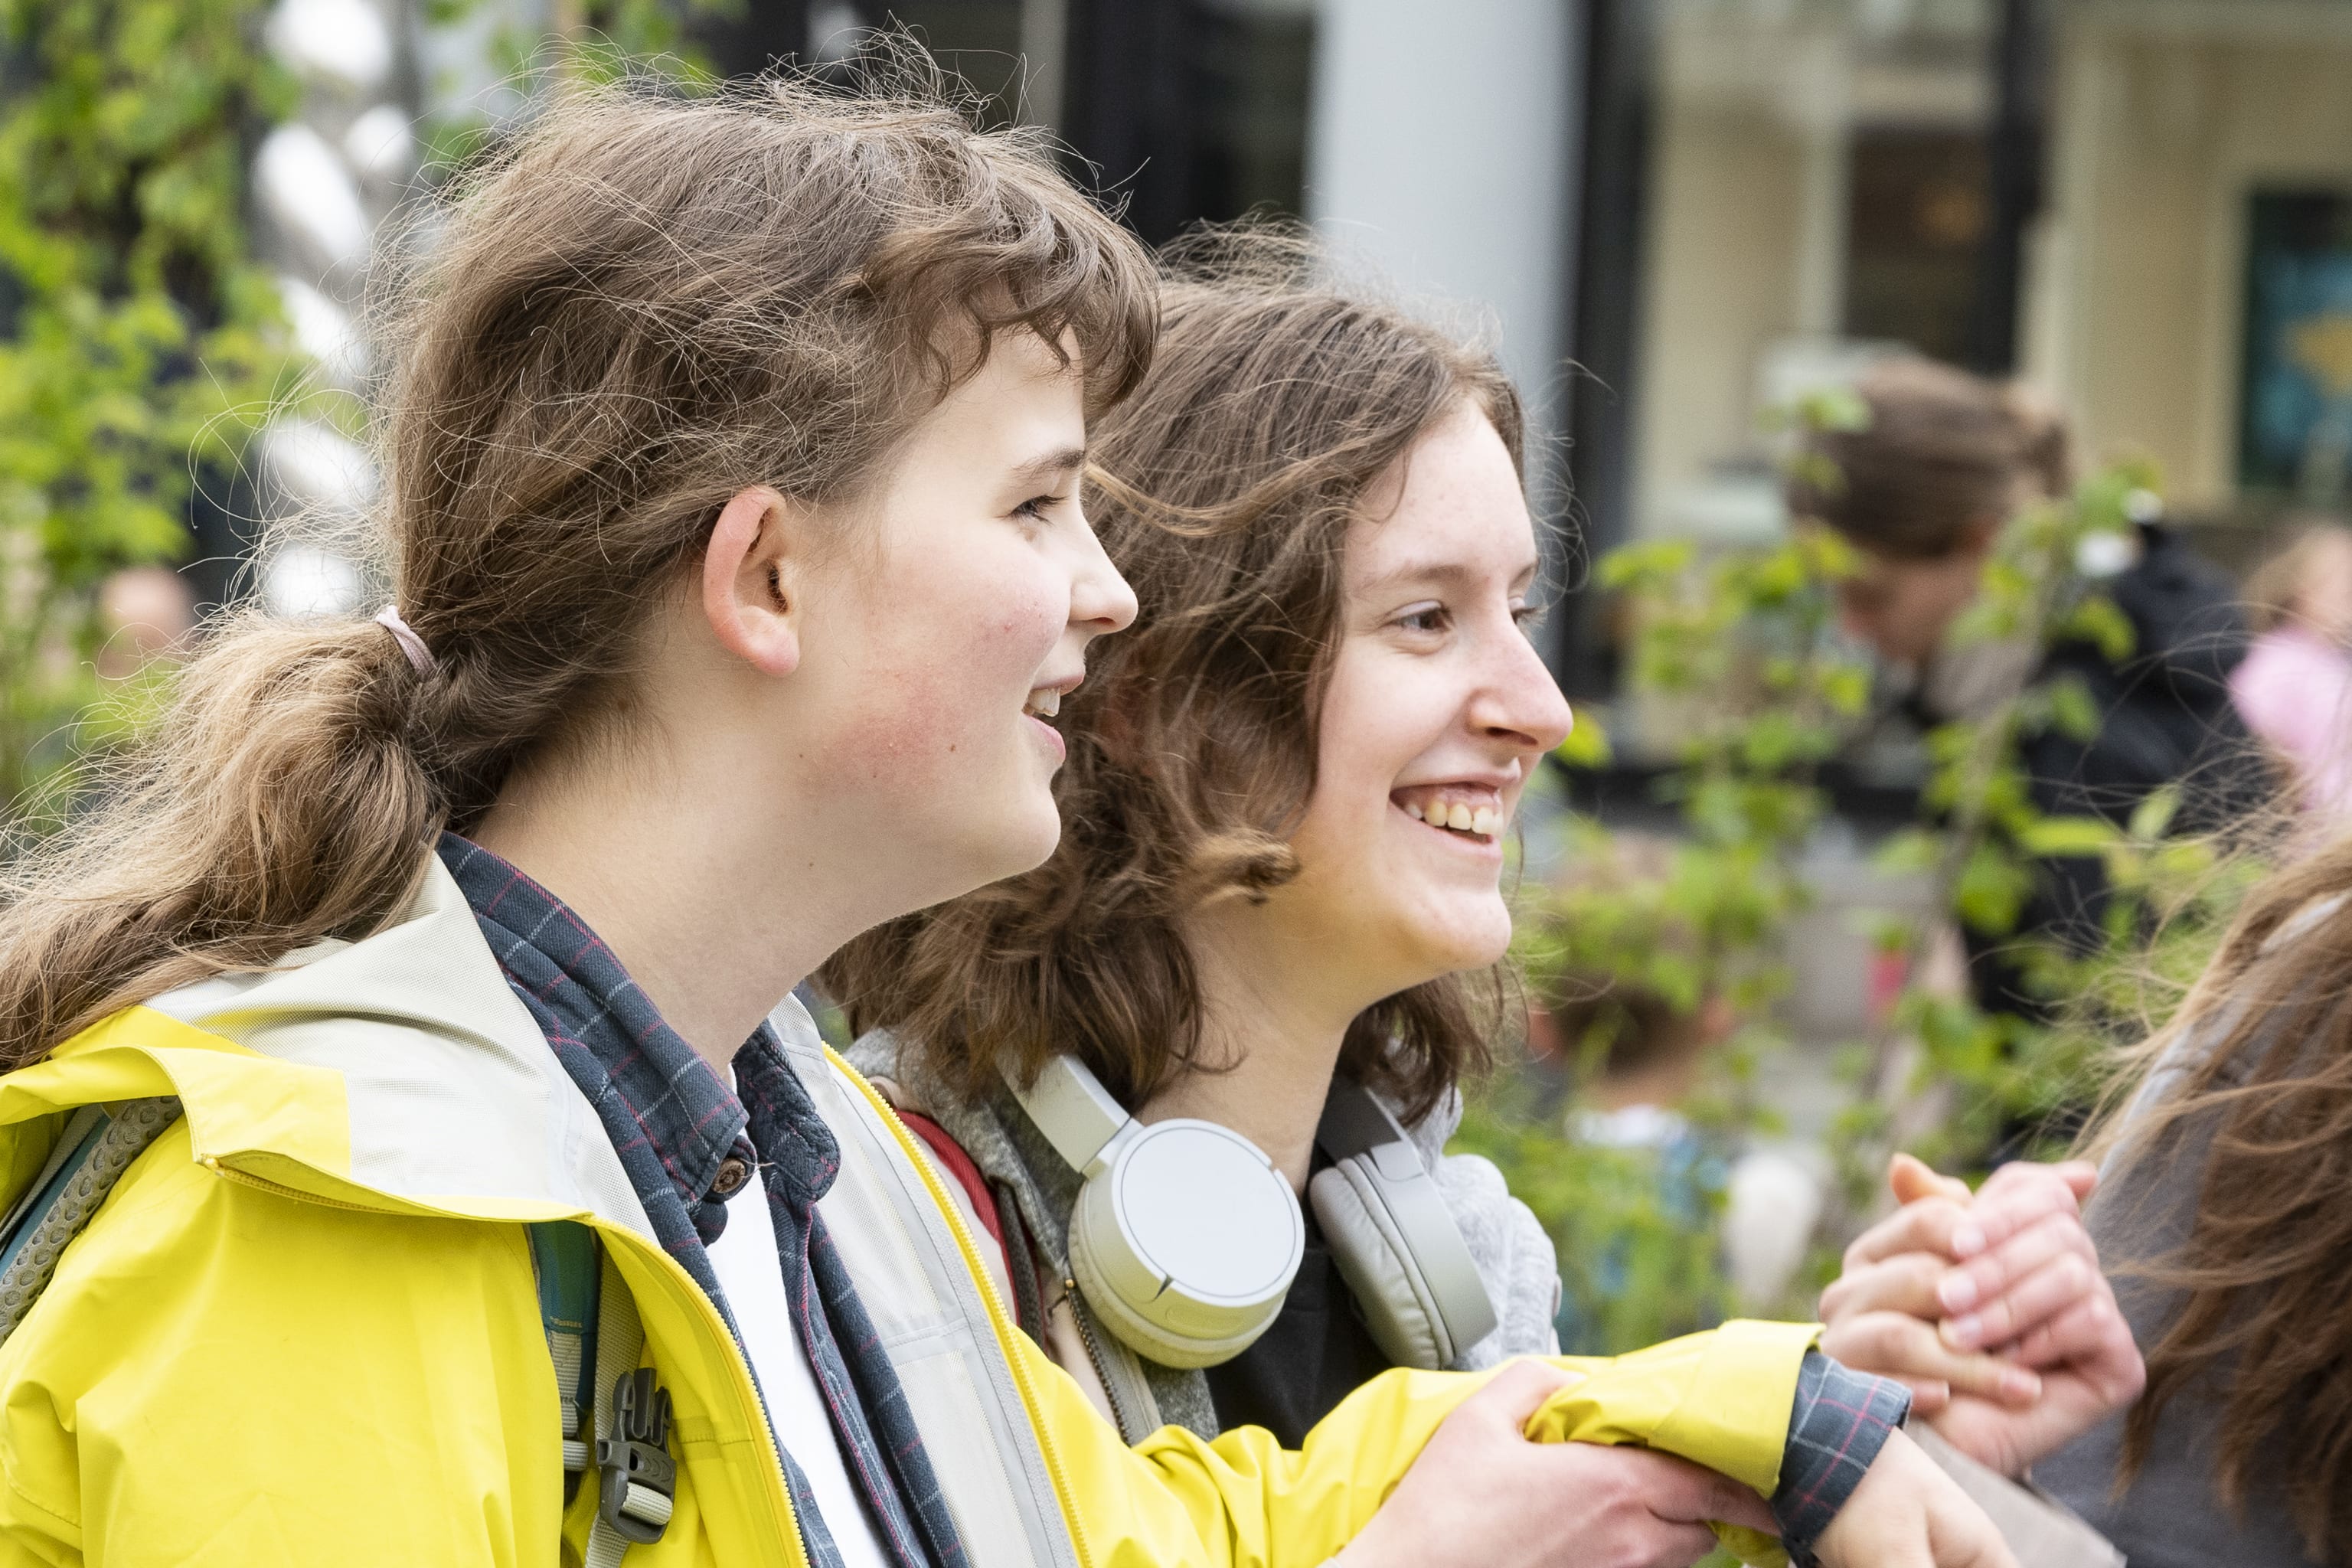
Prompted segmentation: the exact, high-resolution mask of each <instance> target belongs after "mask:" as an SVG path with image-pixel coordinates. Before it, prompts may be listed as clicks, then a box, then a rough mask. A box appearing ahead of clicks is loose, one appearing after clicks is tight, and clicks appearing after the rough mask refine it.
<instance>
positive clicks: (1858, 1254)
mask: <svg viewBox="0 0 2352 1568" xmlns="http://www.w3.org/2000/svg"><path fill="white" fill-rule="evenodd" d="M1968 1216H1969V1205H1966V1204H1964V1203H1961V1202H1958V1200H1956V1199H1953V1198H1946V1197H1925V1198H1917V1199H1915V1200H1913V1201H1912V1202H1910V1203H1907V1204H1905V1205H1903V1206H1902V1207H1901V1208H1899V1209H1896V1210H1895V1212H1894V1213H1893V1214H1891V1215H1887V1216H1886V1217H1885V1219H1883V1220H1880V1221H1879V1222H1878V1223H1877V1224H1876V1225H1874V1226H1871V1227H1870V1228H1869V1229H1868V1230H1865V1231H1864V1232H1863V1233H1862V1234H1861V1235H1860V1236H1858V1237H1855V1238H1854V1242H1853V1246H1851V1247H1847V1248H1846V1249H1845V1266H1846V1268H1854V1267H1856V1266H1857V1265H1860V1264H1864V1263H1876V1262H1879V1261H1881V1260H1882V1259H1885V1258H1892V1257H1895V1255H1896V1254H1898V1253H1904V1252H1936V1253H1941V1254H1943V1255H1944V1256H1945V1257H1947V1258H1949V1257H1952V1256H1954V1254H1953V1252H1952V1249H1951V1237H1952V1232H1953V1231H1954V1230H1956V1229H1958V1227H1959V1226H1961V1225H1963V1224H1965V1223H1967V1221H1968Z"/></svg>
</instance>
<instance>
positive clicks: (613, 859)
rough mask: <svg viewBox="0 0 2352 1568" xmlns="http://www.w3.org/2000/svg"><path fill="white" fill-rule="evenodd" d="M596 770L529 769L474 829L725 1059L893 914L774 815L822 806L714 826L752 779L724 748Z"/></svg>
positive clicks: (789, 820) (807, 819) (711, 1052)
mask: <svg viewBox="0 0 2352 1568" xmlns="http://www.w3.org/2000/svg"><path fill="white" fill-rule="evenodd" d="M583 772H593V774H594V776H593V778H591V777H584V776H579V775H574V776H570V777H566V778H563V779H561V780H557V779H549V778H544V777H539V778H526V779H523V780H520V781H518V782H517V784H515V785H514V786H513V787H511V788H509V790H508V791H507V792H506V793H505V794H504V795H501V797H500V798H499V803H498V804H497V805H495V806H494V807H493V808H492V809H491V811H490V814H489V815H488V817H487V818H485V819H484V820H483V821H482V823H481V824H479V826H478V829H477V831H476V832H475V834H474V838H475V840H476V842H478V843H479V844H480V845H481V846H482V847H484V848H486V849H488V850H489V851H491V852H492V853H493V854H496V855H499V856H500V857H502V858H504V859H506V860H507V861H508V862H509V864H511V865H513V866H514V867H515V868H518V869H519V870H520V871H522V872H523V873H524V874H525V875H527V876H529V877H530V878H531V879H533V880H535V881H537V882H539V883H540V884H541V886H543V887H545V888H546V889H548V890H549V891H550V892H551V893H553V894H554V895H555V896H556V897H557V898H559V899H562V900H563V901H564V903H565V904H567V905H569V906H570V907H571V909H572V911H573V912H574V913H576V914H577V915H579V917H580V918H581V919H582V920H583V921H585V922H586V923H587V925H588V927H589V929H590V930H592V931H594V932H595V933H596V935H597V936H598V937H599V938H601V939H602V940H603V941H604V944H605V945H606V946H607V947H609V948H611V949H612V951H613V953H614V957H616V958H618V959H619V960H620V962H621V963H622V965H623V966H624V967H625V968H626V969H627V970H628V972H629V975H630V978H631V979H633V980H635V982H636V983H637V984H638V985H639V986H640V987H641V988H642V989H643V990H644V991H645V993H646V996H647V997H649V998H650V999H651V1000H652V1002H653V1004H654V1005H655V1006H656V1008H658V1009H659V1010H660V1012H661V1015H662V1017H663V1018H664V1020H665V1021H667V1023H668V1024H669V1026H670V1027H671V1028H673V1029H676V1030H677V1032H678V1034H679V1035H680V1036H682V1037H684V1038H685V1039H686V1041H687V1043H688V1044H689V1045H691V1046H692V1047H694V1049H695V1051H696V1053H697V1054H698V1055H699V1056H700V1057H702V1058H703V1059H704V1060H706V1061H708V1062H709V1063H710V1064H711V1065H712V1066H713V1067H714V1068H719V1069H720V1070H721V1071H724V1070H726V1069H727V1068H728V1067H729V1066H730V1064H731V1063H732V1062H733V1060H734V1058H735V1054H736V1052H737V1051H739V1050H740V1049H741V1048H742V1046H743V1042H744V1041H745V1040H747V1039H749V1038H750V1037H751V1034H752V1032H753V1031H754V1030H755V1029H757V1028H758V1027H759V1026H760V1023H761V1020H762V1019H764V1018H765V1017H766V1016H768V1014H769V1013H770V1012H771V1011H772V1009H773V1008H774V1007H775V1006H776V1005H777V1004H778V1003H780V1002H782V1000H783V999H784V997H785V995H786V994H788V993H789V992H790V991H791V990H792V989H793V986H795V985H797V984H800V982H801V981H802V980H803V979H805V978H807V976H808V975H809V974H810V973H812V972H813V971H814V969H815V968H816V966H817V965H818V964H819V963H823V962H824V960H825V958H827V957H828V956H829V955H830V954H831V953H832V952H833V950H834V949H835V948H836V947H838V946H839V945H840V944H841V943H842V942H845V941H846V940H847V939H848V938H849V937H850V936H852V935H854V934H856V932H857V931H861V930H863V929H865V927H866V925H870V924H873V923H875V921H877V920H879V919H881V918H883V916H884V914H887V912H888V911H887V910H886V911H883V913H881V914H877V913H874V912H872V911H869V910H866V908H865V907H864V906H865V904H866V902H867V901H869V900H870V898H871V889H870V887H869V888H867V889H865V892H866V897H865V898H863V899H861V898H860V897H858V896H857V895H858V893H859V891H860V888H859V879H858V878H856V877H855V876H853V875H851V874H850V870H849V868H846V867H845V866H843V865H841V864H840V863H839V859H838V850H837V848H835V847H832V846H827V845H825V844H824V843H822V842H821V841H820V836H818V835H815V834H814V833H808V832H805V831H803V832H800V833H798V834H797V835H795V834H794V833H792V832H788V831H786V829H785V828H784V827H783V826H774V825H782V824H805V823H811V822H820V821H823V820H824V816H823V813H821V812H819V811H817V810H815V809H814V806H813V805H811V807H810V809H807V810H796V809H793V805H792V803H790V802H782V801H776V802H766V801H763V802H762V808H761V810H760V811H758V812H746V813H743V814H742V816H741V819H740V820H730V821H729V822H728V823H727V825H726V826H727V827H728V828H729V829H730V831H727V832H713V831H712V826H711V821H710V805H709V803H710V802H712V801H726V800H733V799H737V798H740V781H741V780H742V779H743V778H744V777H746V776H748V775H747V774H746V773H743V772H742V771H740V767H738V766H736V765H735V764H734V763H731V762H730V759H729V758H728V757H727V756H725V755H724V754H719V753H716V752H714V753H706V754H704V755H700V756H696V755H692V754H680V753H673V754H671V755H669V756H666V757H664V758H662V759H661V760H659V761H658V762H649V760H648V759H646V758H645V757H643V756H635V757H631V758H628V759H625V763H614V764H613V765H608V766H601V767H593V766H592V767H591V768H589V769H586V770H583ZM803 804H808V803H803ZM762 836H764V837H762ZM871 880H872V879H870V878H868V879H866V881H867V882H870V881H871Z"/></svg>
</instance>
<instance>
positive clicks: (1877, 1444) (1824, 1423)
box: [1772, 1351, 1911, 1568]
mask: <svg viewBox="0 0 2352 1568" xmlns="http://www.w3.org/2000/svg"><path fill="white" fill-rule="evenodd" d="M1910 1414H1911V1391H1910V1390H1909V1389H1907V1388H1906V1387H1904V1386H1903V1385H1902V1384H1899V1383H1896V1382H1895V1380H1894V1379H1892V1378H1885V1377H1873V1376H1871V1375H1870V1374H1869V1373H1864V1372H1855V1371H1853V1370H1852V1369H1851V1368H1848V1367H1843V1366H1840V1365H1839V1364H1838V1363H1836V1362H1833V1361H1832V1360H1831V1359H1830V1358H1829V1357H1827V1356H1825V1355H1823V1354H1822V1352H1819V1351H1808V1352H1805V1360H1804V1364H1803V1365H1802V1366H1801V1367H1800V1368H1799V1369H1798V1371H1797V1401H1796V1405H1795V1406H1794V1408H1792V1409H1791V1410H1790V1412H1789V1447H1788V1449H1787V1451H1786V1452H1784V1453H1783V1454H1782V1455H1781V1456H1780V1490H1778V1491H1776V1492H1774V1493H1773V1494H1772V1517H1773V1518H1774V1519H1775V1520H1777V1521H1780V1543H1781V1545H1783V1546H1784V1547H1786V1548H1787V1549H1788V1552H1789V1558H1790V1561H1791V1562H1792V1563H1796V1564H1797V1565H1798V1568H1813V1565H1814V1563H1816V1562H1817V1561H1818V1559H1816V1558H1815V1557H1814V1555H1813V1543H1814V1542H1818V1541H1819V1540H1821V1538H1822V1531H1825V1530H1827V1529H1828V1528H1829V1527H1830V1521H1832V1520H1833V1519H1835V1518H1836V1517H1837V1515H1838V1510H1840V1509H1842V1508H1843V1507H1844V1506H1845V1500H1846V1499H1848V1498H1850V1497H1852V1496H1853V1489H1854V1488H1856V1487H1858V1486H1860V1485H1861V1484H1862V1477H1863V1472H1864V1471H1865V1470H1867V1469H1869V1468H1870V1466H1871V1461H1872V1460H1874V1459H1875V1458H1878V1450H1879V1449H1881V1448H1883V1447H1885V1446H1886V1439H1887V1436H1888V1435H1889V1434H1890V1433H1892V1432H1893V1431H1894V1430H1895V1428H1896V1427H1898V1426H1902V1425H1903V1418H1904V1417H1905V1416H1906V1415H1910Z"/></svg>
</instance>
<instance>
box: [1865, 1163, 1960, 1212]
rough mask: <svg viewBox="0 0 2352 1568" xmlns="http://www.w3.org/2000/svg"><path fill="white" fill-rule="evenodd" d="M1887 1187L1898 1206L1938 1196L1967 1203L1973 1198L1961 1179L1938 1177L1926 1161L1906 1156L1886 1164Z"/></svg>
mask: <svg viewBox="0 0 2352 1568" xmlns="http://www.w3.org/2000/svg"><path fill="white" fill-rule="evenodd" d="M1886 1186H1887V1190H1888V1191H1889V1192H1891V1193H1893V1194H1895V1202H1896V1203H1898V1204H1908V1203H1916V1202H1917V1201H1918V1200H1919V1199H1921V1198H1934V1197H1943V1198H1950V1199H1952V1200H1953V1201H1954V1202H1955V1203H1963V1204H1964V1203H1966V1202H1968V1201H1969V1197H1970V1196H1971V1194H1970V1193H1969V1184H1967V1183H1966V1182H1963V1181H1961V1180H1960V1179H1959V1178H1958V1177H1957V1176H1944V1175H1938V1174H1937V1173H1936V1172H1935V1171H1934V1170H1933V1169H1932V1168H1931V1167H1930V1166H1929V1165H1928V1164H1927V1162H1926V1161H1924V1160H1921V1159H1918V1158H1917V1157H1916V1156H1914V1155H1910V1154H1903V1153H1897V1154H1895V1156H1894V1157H1893V1158H1892V1159H1890V1160H1888V1161H1887V1162H1886Z"/></svg>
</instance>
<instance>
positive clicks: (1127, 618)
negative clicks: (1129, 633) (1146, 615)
mask: <svg viewBox="0 0 2352 1568" xmlns="http://www.w3.org/2000/svg"><path fill="white" fill-rule="evenodd" d="M1075 544H1076V560H1074V561H1073V562H1072V563H1071V567H1070V625H1071V626H1075V627H1077V628H1078V629H1080V630H1082V631H1084V632H1085V633H1086V634H1087V636H1088V637H1101V636H1103V635H1105V634H1106V633H1108V632H1123V631H1125V630H1126V629H1127V628H1128V627H1129V626H1133V625H1134V624H1135V611H1136V605H1135V590H1134V589H1133V588H1131V587H1129V585H1128V581H1127V579H1126V578H1125V577H1122V576H1121V575H1119V571H1118V567H1116V566H1114V565H1112V564H1111V559H1110V556H1109V555H1108V553H1107V552H1105V551H1104V549H1103V547H1102V541H1101V540H1100V539H1098V538H1097V537H1096V535H1095V531H1094V525H1093V524H1092V523H1090V522H1088V521H1087V520H1086V518H1085V516H1084V514H1083V513H1081V514H1080V516H1079V518H1078V527H1077V538H1076V542H1075Z"/></svg>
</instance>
